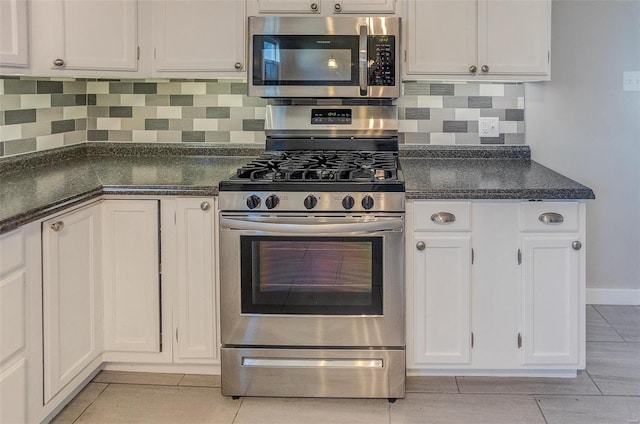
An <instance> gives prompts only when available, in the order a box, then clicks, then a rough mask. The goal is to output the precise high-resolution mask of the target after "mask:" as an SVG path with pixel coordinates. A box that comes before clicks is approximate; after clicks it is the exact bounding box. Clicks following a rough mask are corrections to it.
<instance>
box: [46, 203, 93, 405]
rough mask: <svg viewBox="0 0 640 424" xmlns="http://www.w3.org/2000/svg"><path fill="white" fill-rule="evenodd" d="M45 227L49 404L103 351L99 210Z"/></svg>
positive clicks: (61, 218) (84, 210) (68, 216)
mask: <svg viewBox="0 0 640 424" xmlns="http://www.w3.org/2000/svg"><path fill="white" fill-rule="evenodd" d="M42 225H43V226H42V243H43V246H42V249H43V328H44V369H45V371H44V395H45V403H47V402H48V401H49V400H50V399H51V398H52V397H53V396H54V395H55V394H56V393H58V392H59V391H60V390H61V389H62V388H63V387H64V386H65V385H66V384H68V383H69V382H70V381H71V380H72V379H73V378H74V377H75V376H76V375H77V374H78V373H79V372H80V371H82V370H83V369H84V368H85V367H86V366H87V365H88V364H89V363H90V362H91V361H92V360H93V359H95V358H96V357H97V356H98V355H99V354H100V352H101V347H102V345H101V343H100V341H101V336H102V332H101V328H102V323H101V321H100V317H101V296H100V293H101V290H100V285H99V283H100V277H99V275H100V269H99V261H98V258H99V257H100V234H99V232H100V205H99V204H98V205H92V206H88V207H85V208H82V209H79V210H76V211H72V212H69V213H68V214H65V215H62V216H59V217H57V218H54V219H51V220H49V221H45V222H44V223H43V224H42Z"/></svg>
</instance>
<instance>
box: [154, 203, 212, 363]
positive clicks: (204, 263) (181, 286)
mask: <svg viewBox="0 0 640 424" xmlns="http://www.w3.org/2000/svg"><path fill="white" fill-rule="evenodd" d="M214 219H215V208H214V199H213V198H179V199H176V237H177V243H176V246H175V248H176V251H175V253H176V258H177V271H178V280H177V285H178V287H177V288H178V303H177V310H178V313H177V322H176V339H177V340H176V342H177V346H178V348H177V352H176V358H175V359H176V360H178V361H180V360H195V359H197V360H199V362H202V360H205V361H211V360H215V359H217V358H218V337H217V328H218V325H217V321H218V317H217V307H216V306H217V296H216V286H215V281H216V279H215V275H216V274H215V257H216V252H215V251H214V234H215V224H214ZM166 248H169V246H166Z"/></svg>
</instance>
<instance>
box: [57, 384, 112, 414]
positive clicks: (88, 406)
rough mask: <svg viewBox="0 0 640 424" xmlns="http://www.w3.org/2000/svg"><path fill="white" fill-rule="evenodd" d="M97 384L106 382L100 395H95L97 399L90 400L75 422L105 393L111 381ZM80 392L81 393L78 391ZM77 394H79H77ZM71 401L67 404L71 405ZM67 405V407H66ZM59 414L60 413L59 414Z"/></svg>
mask: <svg viewBox="0 0 640 424" xmlns="http://www.w3.org/2000/svg"><path fill="white" fill-rule="evenodd" d="M96 384H104V385H105V386H104V387H103V388H102V390H100V393H98V396H96V397H95V399H93V400H92V401H91V402H89V405H87V407H86V408H84V409H83V410H82V412H81V413H80V414H79V415H78V416H77V417H76V418H75V419H74V420H73V423H75V422H76V421H78V420H79V419H80V418H82V416H83V415H84V413H85V412H87V409H89V408H90V407H91V405H93V403H94V402H95V401H96V400H98V398H99V397H100V396H102V394H103V393H104V391H105V390H107V387H109V383H96ZM85 387H86V386H85ZM82 390H84V389H82ZM78 394H79V393H78ZM76 396H77V395H76ZM73 399H75V397H74V398H73ZM73 399H72V400H71V402H73ZM71 402H69V403H68V404H67V406H69V405H70V404H71ZM67 406H65V408H66V407H67ZM60 412H62V411H60ZM58 415H59V414H58ZM54 419H55V418H54ZM73 423H72V424H73Z"/></svg>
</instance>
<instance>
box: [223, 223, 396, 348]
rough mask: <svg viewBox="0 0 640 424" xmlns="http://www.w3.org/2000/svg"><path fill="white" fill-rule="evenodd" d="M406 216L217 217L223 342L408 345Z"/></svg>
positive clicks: (348, 345) (252, 343)
mask: <svg viewBox="0 0 640 424" xmlns="http://www.w3.org/2000/svg"><path fill="white" fill-rule="evenodd" d="M403 226H404V217H403V216H402V215H398V214H396V215H385V214H380V215H375V216H373V215H362V216H348V215H323V216H315V215H295V216H283V215H247V214H242V215H240V214H230V213H221V215H220V230H221V231H220V249H221V252H220V279H221V285H220V293H221V326H222V328H221V330H222V331H221V333H222V343H223V345H226V346H292V345H296V346H341V347H350V346H363V345H365V346H383V347H389V346H404V331H403V328H404V325H403V322H404V312H403V311H404V308H403V306H404V301H403V299H404V255H403V239H404V236H403Z"/></svg>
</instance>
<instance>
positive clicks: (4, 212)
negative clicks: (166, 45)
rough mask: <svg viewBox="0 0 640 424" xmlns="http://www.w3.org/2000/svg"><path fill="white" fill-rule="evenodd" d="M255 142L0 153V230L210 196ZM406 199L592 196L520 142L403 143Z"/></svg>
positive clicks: (97, 145)
mask: <svg viewBox="0 0 640 424" xmlns="http://www.w3.org/2000/svg"><path fill="white" fill-rule="evenodd" d="M260 151H261V148H259V147H252V146H244V147H243V146H238V147H226V148H222V147H211V148H209V147H202V148H200V147H175V146H166V145H160V146H152V147H150V146H149V145H131V144H120V145H118V144H116V143H87V144H84V145H81V146H76V147H70V148H63V149H56V150H55V151H50V152H45V153H39V154H34V155H29V156H28V157H24V158H7V159H3V160H0V234H2V233H5V232H8V231H10V230H12V229H14V228H17V227H19V226H21V225H24V224H26V223H29V222H32V221H35V220H38V219H40V218H43V217H46V216H47V215H50V214H52V213H55V212H58V211H60V210H62V209H64V208H66V207H69V206H71V205H74V204H78V203H81V202H84V201H86V200H90V199H92V198H95V197H99V196H101V195H104V194H123V195H132V194H135V195H180V196H213V195H216V194H217V193H218V182H219V181H221V180H223V179H226V178H228V177H229V176H230V175H231V174H232V173H233V172H235V170H236V169H237V168H238V167H240V166H241V165H243V164H244V163H246V162H247V156H250V157H253V156H256V155H257V154H258V153H259V152H260ZM400 156H401V159H400V163H401V167H402V170H403V172H404V177H405V181H406V197H407V199H593V198H594V194H593V192H592V191H591V189H589V188H588V187H585V186H583V185H581V184H579V183H577V182H575V181H573V180H571V179H569V178H567V177H564V176H562V175H561V174H558V173H557V172H554V171H552V170H550V169H548V168H546V167H544V166H542V165H540V164H538V163H536V162H534V161H531V160H529V157H530V156H529V149H528V147H527V146H520V147H506V148H505V147H502V148H495V147H490V148H486V147H482V146H473V147H464V148H460V147H458V148H442V147H434V146H429V147H422V148H416V147H413V146H411V147H406V148H405V147H403V149H402V150H401V154H400Z"/></svg>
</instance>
